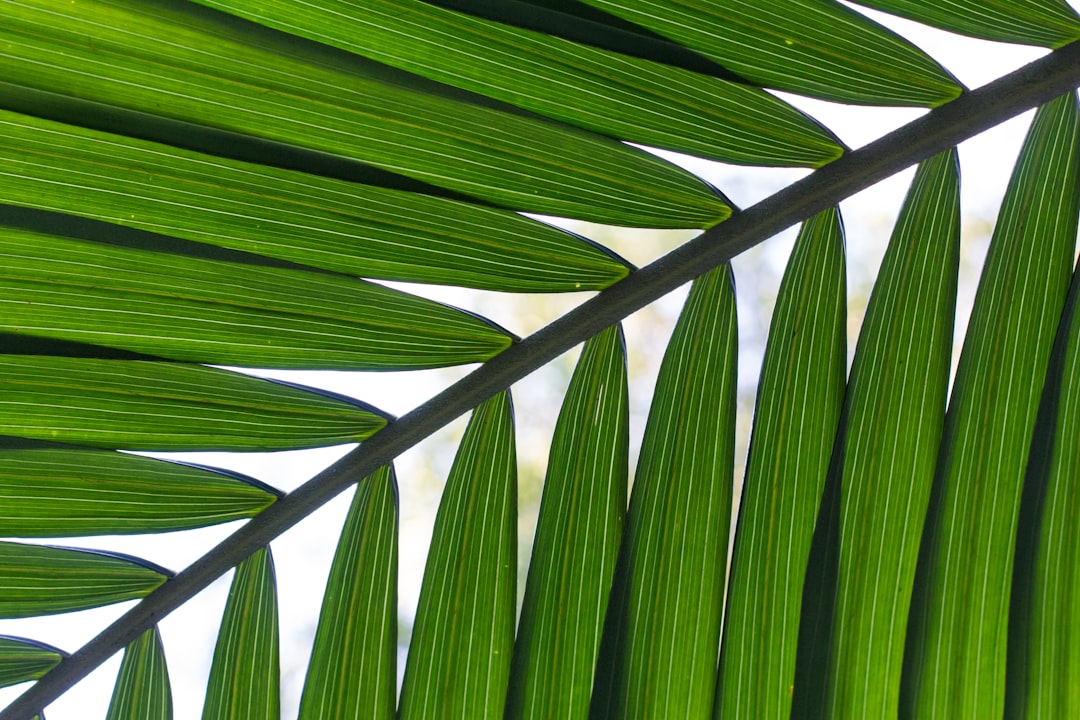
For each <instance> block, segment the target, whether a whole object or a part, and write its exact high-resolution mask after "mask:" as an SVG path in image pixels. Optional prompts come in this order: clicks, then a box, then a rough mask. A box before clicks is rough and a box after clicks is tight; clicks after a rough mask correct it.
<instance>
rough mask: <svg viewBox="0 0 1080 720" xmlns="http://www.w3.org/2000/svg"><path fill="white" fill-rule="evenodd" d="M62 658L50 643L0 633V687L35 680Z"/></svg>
mask: <svg viewBox="0 0 1080 720" xmlns="http://www.w3.org/2000/svg"><path fill="white" fill-rule="evenodd" d="M63 659H64V652H63V651H62V650H57V649H56V648H54V647H52V646H51V645H46V644H44V643H39V642H36V641H34V640H27V639H25V638H15V637H10V636H7V635H0V687H7V686H8V685H15V684H17V683H21V682H27V681H28V680H37V679H38V678H39V677H41V676H42V675H44V674H45V673H47V672H48V671H49V670H52V669H53V668H54V667H56V665H57V664H58V663H59V662H60V661H61V660H63Z"/></svg>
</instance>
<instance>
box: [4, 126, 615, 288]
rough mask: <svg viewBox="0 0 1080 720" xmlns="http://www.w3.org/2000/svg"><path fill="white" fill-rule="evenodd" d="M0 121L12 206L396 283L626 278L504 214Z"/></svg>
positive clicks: (552, 234) (524, 284) (582, 283)
mask: <svg viewBox="0 0 1080 720" xmlns="http://www.w3.org/2000/svg"><path fill="white" fill-rule="evenodd" d="M0 129H2V132H0V162H2V163H3V168H4V169H3V175H2V177H3V187H4V201H5V202H7V203H11V204H14V205H20V206H24V207H31V208H38V209H41V210H50V211H54V212H59V213H70V214H73V215H78V216H80V217H84V218H90V219H94V220H104V221H107V222H110V223H116V224H119V225H123V226H126V227H130V228H135V229H139V230H146V231H150V232H153V233H161V234H165V235H169V236H172V237H175V238H184V239H187V240H193V241H197V242H200V243H207V244H210V245H218V246H220V247H223V248H228V249H232V250H239V251H241V252H244V253H251V254H254V255H258V256H268V257H272V258H277V259H280V260H285V261H289V262H293V263H299V264H302V265H308V266H312V267H317V268H322V269H326V270H332V271H334V272H339V273H347V274H350V275H358V276H365V277H374V278H386V279H389V280H406V281H414V282H428V283H444V284H453V285H467V286H472V287H480V288H484V289H489V290H508V291H518V292H526V291H530V292H532V291H545V292H550V291H565V290H582V289H599V288H601V287H604V286H606V285H609V284H611V283H612V282H614V281H615V280H618V279H619V278H621V277H624V276H625V275H626V274H627V268H626V266H625V265H624V264H623V263H622V262H620V261H619V260H618V259H617V258H616V257H614V256H613V255H612V254H611V253H610V252H607V251H605V250H604V249H603V248H601V247H599V246H596V245H593V244H590V243H586V242H583V241H582V240H581V239H580V238H577V237H575V236H573V235H570V234H568V233H565V232H561V231H559V230H556V229H554V228H552V227H550V226H548V225H545V224H543V223H538V222H535V221H532V220H528V219H526V218H523V217H521V216H520V215H516V214H514V213H510V212H505V211H502V210H495V209H492V208H486V207H482V206H479V205H471V204H468V203H463V202H459V201H454V200H447V199H444V198H438V197H432V196H429V195H420V194H417V193H406V192H401V191H399V190H389V189H385V188H379V187H374V186H371V185H360V184H357V183H350V182H343V181H341V180H335V179H331V178H322V177H317V176H313V175H308V174H303V173H298V172H296V171H290V170H279V169H277V168H272V167H267V166H265V165H256V164H254V163H244V162H238V161H234V160H228V159H226V158H221V157H215V156H212V155H207V154H204V153H194V152H188V151H185V150H180V149H177V148H173V147H169V146H168V145H162V144H160V143H148V142H142V141H139V140H135V139H132V138H126V137H124V136H122V135H115V134H110V133H101V132H95V131H92V130H86V129H83V128H79V127H75V126H73V125H65V124H61V123H54V122H50V121H48V120H41V119H39V118H34V117H30V116H27V115H20V114H18V113H8V112H3V111H0ZM39 225H40V226H41V227H40V229H41V230H43V231H45V232H52V231H54V229H55V228H57V227H58V226H59V227H60V228H64V227H65V223H63V222H60V221H58V220H57V218H55V216H49V215H47V216H44V219H42V220H41V221H40V222H39ZM75 225H76V223H72V222H68V223H66V226H75ZM75 229H76V228H74V227H73V228H72V231H75ZM84 232H85V231H84ZM101 234H105V233H104V232H102V233H101ZM138 240H139V241H141V242H142V243H143V244H144V245H152V243H153V242H154V238H148V237H145V236H144V237H139V238H138ZM160 245H164V247H165V248H167V250H169V251H172V252H176V251H177V250H178V249H179V248H184V247H186V250H187V251H188V252H189V253H198V252H199V250H200V248H199V246H185V244H184V243H179V242H176V241H171V242H168V243H160V242H159V243H158V246H160ZM203 252H205V253H210V252H211V251H210V250H209V248H205V249H203ZM219 254H221V255H225V256H226V259H228V258H229V257H230V256H229V255H228V254H226V253H219ZM237 258H238V259H240V260H241V261H244V260H246V261H249V262H250V261H252V260H254V259H255V258H252V257H251V256H244V255H238V256H237ZM160 260H161V262H162V263H165V262H166V260H165V258H161V259H160Z"/></svg>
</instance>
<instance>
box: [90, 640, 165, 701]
mask: <svg viewBox="0 0 1080 720" xmlns="http://www.w3.org/2000/svg"><path fill="white" fill-rule="evenodd" d="M105 720H172V689H171V688H170V687H169V671H168V668H166V667H165V651H164V650H163V649H162V647H161V636H160V635H158V631H157V628H151V629H150V630H147V631H146V632H144V633H143V634H142V635H141V636H139V638H138V639H137V640H135V641H134V642H132V643H131V644H130V645H128V647H127V649H126V650H125V651H124V660H123V662H121V663H120V675H119V677H117V679H116V688H115V690H113V696H112V702H111V703H109V713H108V715H106V716H105Z"/></svg>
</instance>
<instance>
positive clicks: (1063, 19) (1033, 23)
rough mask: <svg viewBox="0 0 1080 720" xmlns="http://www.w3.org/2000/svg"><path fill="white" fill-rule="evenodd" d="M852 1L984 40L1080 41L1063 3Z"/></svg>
mask: <svg viewBox="0 0 1080 720" xmlns="http://www.w3.org/2000/svg"><path fill="white" fill-rule="evenodd" d="M854 1H855V2H857V3H859V4H860V5H865V6H867V7H872V8H876V9H878V10H884V11H885V12H889V13H893V14H894V15H900V16H902V17H906V18H910V19H912V20H918V21H919V22H923V23H926V24H927V25H933V26H934V27H940V28H944V29H945V30H952V31H953V32H958V33H963V34H965V35H974V36H975V37H980V38H985V39H987V40H999V41H1001V42H1013V43H1026V44H1031V45H1044V46H1046V47H1054V48H1056V47H1061V46H1062V45H1066V44H1068V43H1070V42H1072V41H1073V40H1077V39H1080V17H1077V15H1076V13H1075V12H1074V11H1073V10H1072V8H1070V7H1069V5H1068V4H1067V3H1066V2H1065V0H949V2H940V1H939V0H854Z"/></svg>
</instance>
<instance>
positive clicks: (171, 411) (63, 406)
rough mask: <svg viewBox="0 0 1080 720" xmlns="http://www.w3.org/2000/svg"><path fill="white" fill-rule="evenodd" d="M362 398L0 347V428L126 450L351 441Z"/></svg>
mask: <svg viewBox="0 0 1080 720" xmlns="http://www.w3.org/2000/svg"><path fill="white" fill-rule="evenodd" d="M385 424H386V420H385V419H384V418H383V417H382V416H380V415H377V414H375V413H374V412H372V410H371V409H370V408H369V407H368V406H364V405H361V404H359V403H354V402H346V401H345V400H344V399H342V398H340V397H336V396H326V395H322V394H317V393H311V392H306V391H304V390H300V389H297V388H295V387H291V386H288V385H282V384H280V383H272V382H268V381H266V380H259V379H256V378H251V377H248V376H246V375H240V374H237V373H232V372H227V371H225V370H218V369H215V368H210V367H204V366H201V365H181V364H178V363H157V362H140V361H127V360H96V359H88V358H61V357H45V356H34V355H0V433H4V434H7V435H16V436H19V437H27V438H37V439H40V440H55V441H59V442H70V443H76V444H80V445H91V446H96V447H106V448H125V449H128V450H160V451H165V450H285V449H290V448H303V447H319V446H322V445H334V444H338V443H347V442H356V441H358V440H361V439H363V438H365V437H367V436H369V435H371V433H373V432H375V431H376V430H378V429H379V428H381V427H382V426H383V425H385Z"/></svg>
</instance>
